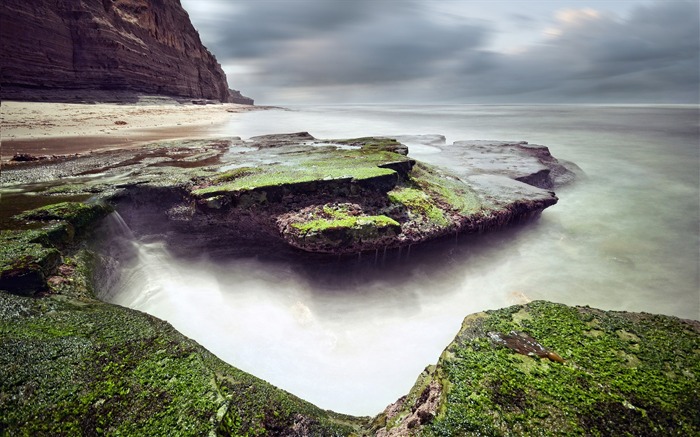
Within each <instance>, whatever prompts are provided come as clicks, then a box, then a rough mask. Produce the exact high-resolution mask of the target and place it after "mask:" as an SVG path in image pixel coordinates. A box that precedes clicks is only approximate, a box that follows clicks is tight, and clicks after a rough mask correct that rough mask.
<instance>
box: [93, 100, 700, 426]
mask: <svg viewBox="0 0 700 437" xmlns="http://www.w3.org/2000/svg"><path fill="white" fill-rule="evenodd" d="M487 111H488V116H484V115H483V114H482V113H481V112H480V108H479V107H428V108H421V107H396V108H388V109H386V108H384V109H383V108H381V107H352V108H325V109H324V110H318V109H313V110H303V111H297V112H282V111H280V112H275V111H262V112H259V113H248V114H241V115H240V117H236V121H235V122H233V123H234V124H232V125H231V126H229V127H228V129H229V131H228V134H230V135H241V136H243V137H246V136H252V135H257V134H263V133H270V132H271V131H277V132H291V131H300V130H308V131H310V132H311V133H312V134H314V135H316V136H317V137H327V138H333V137H335V138H337V137H351V136H361V135H366V134H381V133H383V134H398V133H402V134H419V133H443V134H445V135H446V136H447V137H448V141H455V140H459V139H515V140H528V141H530V142H532V143H539V144H545V145H547V146H549V147H550V149H551V150H552V152H553V154H554V155H555V156H557V157H560V158H565V159H569V160H571V161H574V162H576V163H577V164H579V165H580V166H581V167H582V168H583V169H584V171H586V173H587V174H588V178H587V179H586V180H583V181H580V182H578V183H577V184H575V185H573V186H571V187H568V188H565V189H560V190H558V192H557V194H558V195H559V197H560V202H559V204H557V205H555V206H554V207H552V208H549V209H548V210H546V211H545V212H544V214H543V215H542V218H541V219H540V220H539V221H537V222H534V223H529V224H526V225H522V226H518V227H515V228H513V229H509V230H504V231H501V232H497V233H493V234H488V235H482V236H476V237H460V238H459V239H458V241H453V240H446V241H441V242H439V243H435V244H431V245H427V246H424V247H415V246H414V247H413V248H412V249H411V252H410V254H409V253H407V250H406V249H404V250H403V251H401V252H400V253H399V252H398V251H391V252H389V253H387V254H384V253H383V252H381V253H380V252H377V253H368V254H364V255H363V256H362V258H360V259H353V260H348V259H345V260H342V261H333V262H329V263H327V264H323V265H317V264H313V263H312V264H310V263H305V262H304V259H303V258H304V256H303V255H300V257H299V259H297V260H293V261H290V262H279V261H275V262H273V261H264V260H261V259H253V258H246V259H228V260H223V259H218V260H212V259H208V258H207V254H202V257H201V258H199V259H197V260H194V261H193V260H191V259H189V260H187V261H185V260H183V259H179V258H176V257H174V256H173V255H171V254H169V253H168V251H167V250H166V249H165V248H164V246H163V244H162V243H160V242H158V241H155V242H150V243H145V242H139V241H138V240H136V241H134V242H133V246H131V250H132V251H133V255H134V258H133V259H132V263H131V265H129V266H126V267H125V269H124V271H123V275H122V277H121V279H120V280H119V281H118V282H117V283H115V284H113V286H111V287H110V288H109V289H107V290H105V291H106V293H107V295H106V296H105V298H107V299H108V300H111V301H113V302H117V303H120V304H123V305H127V306H130V307H134V308H137V309H140V310H143V311H147V312H149V313H151V314H154V315H156V316H158V317H161V318H163V319H166V320H168V321H170V322H171V323H172V324H173V325H174V326H175V327H176V328H178V329H179V330H180V331H182V332H183V333H184V334H186V335H188V336H190V337H192V338H194V339H195V340H197V341H198V342H200V343H201V344H203V345H204V346H206V347H207V348H209V349H210V350H212V351H213V352H214V353H216V354H217V355H218V356H219V357H221V358H222V359H224V360H226V361H228V362H229V363H232V364H233V365H235V366H237V367H239V368H241V369H244V370H247V371H249V372H251V373H253V374H255V375H257V376H259V377H261V378H263V379H266V380H268V381H270V382H272V383H273V384H275V385H278V386H280V387H282V388H284V389H286V390H288V391H290V392H292V393H294V394H296V395H298V396H301V397H302V398H304V399H307V400H309V401H311V402H314V403H315V404H317V405H319V406H320V407H322V408H328V409H333V410H336V411H340V412H346V413H352V414H366V415H373V414H376V413H378V412H379V411H380V410H381V409H383V408H384V407H385V406H386V405H387V404H389V403H390V402H393V401H394V400H396V399H397V398H398V397H399V396H401V395H403V394H405V393H406V392H407V391H408V389H409V388H410V387H411V385H412V384H413V382H414V381H415V378H416V377H417V376H418V374H419V373H420V371H422V369H423V368H424V367H425V366H426V365H428V364H431V363H434V362H435V361H436V360H437V358H438V356H439V355H440V353H441V351H442V350H443V348H444V347H445V346H446V345H447V344H448V343H449V341H451V340H452V338H453V337H454V335H455V333H456V332H457V330H458V329H459V326H460V323H461V321H462V319H463V317H464V316H465V315H467V314H469V313H472V312H476V311H481V310H485V309H491V308H499V307H503V306H507V305H510V304H514V303H520V302H523V301H525V300H527V299H546V300H551V301H555V302H563V303H567V304H578V305H590V306H593V307H599V308H603V309H615V310H630V311H648V312H654V313H662V314H671V315H677V316H680V317H685V318H695V319H698V318H700V295H699V293H698V286H699V281H698V256H699V255H698V253H699V252H698V247H699V242H698V226H699V223H698V217H699V212H698V209H699V203H700V196H699V195H698V190H699V182H698V177H699V176H698V162H699V161H698V158H699V157H698V153H699V152H698V148H697V144H698V111H697V109H696V108H674V107H664V108H659V107H631V108H600V107H555V108H552V107H537V108H526V107H488V108H487ZM269 126H275V129H270V128H269ZM416 152H417V153H415V155H416V157H417V158H419V159H423V160H426V161H430V160H431V159H432V158H431V155H433V154H434V153H435V150H434V149H431V148H430V147H427V148H422V149H417V150H416ZM433 158H434V157H433ZM128 244H132V243H128Z"/></svg>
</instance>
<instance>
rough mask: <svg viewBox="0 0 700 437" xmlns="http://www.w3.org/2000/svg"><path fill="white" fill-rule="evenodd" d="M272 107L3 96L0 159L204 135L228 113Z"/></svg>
mask: <svg viewBox="0 0 700 437" xmlns="http://www.w3.org/2000/svg"><path fill="white" fill-rule="evenodd" d="M265 109H271V108H270V107H265V106H251V105H241V104H234V103H226V104H212V105H193V104H184V105H183V104H157V105H138V104H127V105H124V104H112V103H98V104H79V103H45V102H17V101H3V102H2V105H1V107H0V115H1V117H0V119H1V123H0V129H1V130H0V132H1V137H0V140H1V141H2V147H0V159H2V160H3V161H7V160H9V159H10V158H12V157H13V156H14V155H15V154H30V155H34V156H48V157H51V156H52V155H66V154H75V153H86V152H90V151H95V150H103V149H109V148H123V147H132V146H137V145H141V144H143V143H145V142H149V141H158V140H167V139H181V138H192V137H197V136H206V135H207V134H208V133H209V132H210V131H211V130H212V127H216V126H220V125H221V124H223V123H225V122H226V121H227V120H229V119H230V117H231V116H232V114H238V113H242V112H248V111H257V110H265Z"/></svg>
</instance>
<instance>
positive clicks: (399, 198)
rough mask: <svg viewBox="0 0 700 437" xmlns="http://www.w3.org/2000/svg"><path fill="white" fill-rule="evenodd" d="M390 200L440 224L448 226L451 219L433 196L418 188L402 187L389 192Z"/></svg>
mask: <svg viewBox="0 0 700 437" xmlns="http://www.w3.org/2000/svg"><path fill="white" fill-rule="evenodd" d="M389 201H390V202H392V203H394V204H400V205H403V206H405V207H406V208H407V209H408V210H409V211H410V212H411V213H412V214H413V215H414V216H418V217H421V216H423V217H425V218H426V219H427V220H429V221H431V222H432V223H434V224H436V225H438V226H448V225H449V224H450V221H449V219H448V218H447V217H446V215H445V212H444V211H443V210H442V209H440V208H439V207H438V206H437V205H436V204H435V201H434V200H433V198H431V197H430V196H428V195H427V194H426V193H425V192H424V191H422V190H418V189H416V188H407V187H400V188H396V189H394V190H392V191H390V192H389Z"/></svg>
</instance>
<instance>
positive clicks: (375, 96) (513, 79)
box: [181, 0, 700, 104]
mask: <svg viewBox="0 0 700 437" xmlns="http://www.w3.org/2000/svg"><path fill="white" fill-rule="evenodd" d="M181 2H182V5H183V6H184V8H185V9H186V10H187V11H188V13H189V14H190V18H191V19H192V22H193V24H194V25H195V27H196V28H197V29H198V30H199V33H200V35H201V37H202V40H203V42H204V44H205V45H206V46H207V47H208V48H209V50H210V51H211V52H212V53H214V55H216V57H217V59H218V60H219V62H220V63H221V64H222V66H223V67H224V70H225V71H226V74H227V76H228V79H229V84H230V85H231V87H232V88H235V89H239V90H241V91H242V92H243V94H245V95H248V96H250V97H253V98H255V100H256V103H260V104H290V103H365V102H377V103H379V102H395V103H550V102H552V103H553V102H562V103H578V102H581V103H613V102H614V103H646V102H656V103H697V102H698V99H699V96H698V82H699V79H698V75H699V73H698V71H699V68H700V67H699V66H700V61H699V55H698V54H699V53H700V25H699V22H700V11H699V6H698V1H697V0H691V1H684V0H655V1H650V0H615V1H610V0H604V1H596V0H587V1H586V0H550V1H526V0H491V1H486V0H181Z"/></svg>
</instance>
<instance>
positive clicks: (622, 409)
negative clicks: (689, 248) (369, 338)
mask: <svg viewBox="0 0 700 437" xmlns="http://www.w3.org/2000/svg"><path fill="white" fill-rule="evenodd" d="M503 338H510V339H515V340H514V341H513V342H510V347H509V346H508V345H506V344H505V343H506V342H504V341H502V339H503ZM528 338H529V339H530V340H532V341H533V342H535V343H536V344H537V346H535V349H532V347H529V346H528V345H526V344H525V343H524V342H525V340H524V339H528ZM528 341H529V340H528ZM539 347H541V348H544V349H545V350H546V351H547V352H546V353H542V354H538V353H536V352H531V353H530V355H524V354H523V353H527V350H540V349H539ZM518 350H519V351H520V352H518ZM548 354H551V355H549V357H548V356H547V355H548ZM538 355H542V357H540V356H538ZM559 357H561V359H563V361H564V362H563V363H562V362H560V361H561V360H560V359H559ZM698 405H700V323H699V322H696V321H684V320H680V319H677V318H674V317H667V316H659V315H651V314H645V313H641V314H640V313H624V312H612V311H610V312H604V311H600V310H596V309H592V308H588V307H568V306H565V305H560V304H554V303H549V302H541V301H536V302H532V303H530V304H528V305H524V306H514V307H511V308H506V309H502V310H498V311H487V312H484V313H479V314H474V315H471V316H469V317H467V318H466V319H465V320H464V323H463V325H462V329H461V330H460V332H459V334H458V335H457V337H456V338H455V340H454V341H453V342H452V343H451V344H450V345H449V346H448V347H447V349H445V352H444V353H443V354H442V356H441V357H440V360H439V361H438V363H437V365H436V366H431V367H428V368H427V369H426V370H425V372H424V373H423V374H422V375H421V376H420V378H419V380H418V381H417V383H416V385H415V386H414V388H413V389H412V390H411V392H410V393H409V394H408V395H407V396H406V397H404V398H402V399H400V400H399V401H398V402H397V403H396V404H393V405H391V406H389V407H388V408H387V410H386V411H385V412H384V413H383V414H381V415H380V416H378V417H377V418H376V419H375V422H374V433H376V435H378V436H397V435H400V436H404V435H426V436H459V435H465V436H469V435H473V436H479V435H481V436H484V435H488V436H519V435H604V436H620V435H630V436H651V435H665V436H668V435H674V436H690V435H699V434H700V415H698V410H697V406H698Z"/></svg>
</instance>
